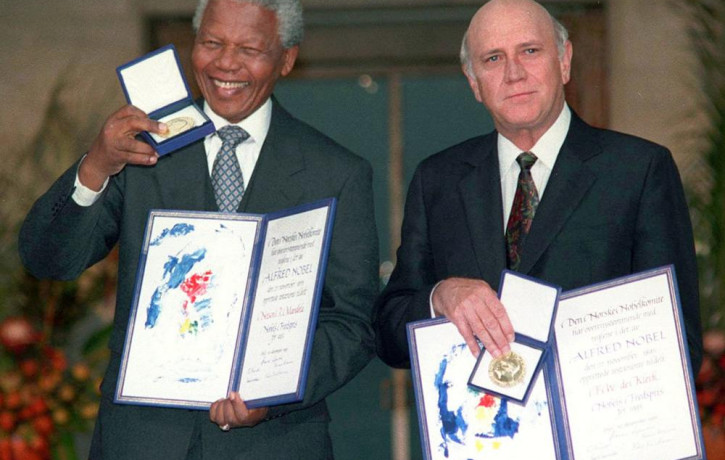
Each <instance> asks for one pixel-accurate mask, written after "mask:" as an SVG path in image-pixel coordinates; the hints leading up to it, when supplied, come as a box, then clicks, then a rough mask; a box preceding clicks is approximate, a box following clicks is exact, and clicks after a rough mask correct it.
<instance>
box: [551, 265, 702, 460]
mask: <svg viewBox="0 0 725 460" xmlns="http://www.w3.org/2000/svg"><path fill="white" fill-rule="evenodd" d="M674 302H675V300H674V298H673V297H672V296H671V292H670V289H669V284H668V283H667V278H666V276H665V275H661V276H655V277H652V278H646V279H643V280H638V281H636V282H634V283H631V284H623V285H618V286H615V287H614V288H608V289H603V290H600V291H594V292H590V293H586V294H584V295H581V296H577V297H572V298H569V299H565V300H562V301H561V302H560V303H559V311H558V314H557V318H556V323H555V324H556V340H557V350H558V354H559V361H560V366H561V373H562V379H563V381H564V382H565V384H564V399H565V403H566V407H567V411H568V419H569V428H570V430H571V437H572V448H573V451H574V456H575V458H576V459H577V460H581V459H591V460H597V459H604V458H607V459H625V458H661V459H666V458H672V459H679V458H686V457H687V456H688V455H687V453H688V452H692V449H693V448H694V444H693V443H690V442H688V441H687V440H686V439H683V437H682V436H678V434H679V433H683V430H687V431H692V428H691V425H690V422H689V420H688V419H687V417H673V416H672V414H687V413H688V410H689V409H688V403H687V399H686V398H685V397H683V395H685V394H686V390H685V380H684V375H683V370H682V369H683V365H684V363H682V362H681V354H680V350H679V343H678V337H677V327H676V323H675V315H676V312H675V311H674V310H673V308H674V307H673V305H674ZM685 432H686V431H685Z"/></svg>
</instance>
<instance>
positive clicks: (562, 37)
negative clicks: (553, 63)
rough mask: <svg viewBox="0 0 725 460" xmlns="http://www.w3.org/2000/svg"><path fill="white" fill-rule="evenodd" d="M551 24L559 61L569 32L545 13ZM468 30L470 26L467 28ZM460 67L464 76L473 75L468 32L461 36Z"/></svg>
mask: <svg viewBox="0 0 725 460" xmlns="http://www.w3.org/2000/svg"><path fill="white" fill-rule="evenodd" d="M547 14H548V15H549V18H551V22H552V23H553V24H554V39H555V40H556V49H557V51H558V52H559V59H561V58H562V57H563V56H564V53H565V52H566V42H567V41H568V40H569V31H568V30H566V27H564V24H562V23H561V22H559V21H558V20H557V19H556V18H555V17H554V16H552V15H551V13H549V12H548V11H547ZM469 29H470V26H469ZM461 65H462V66H463V69H464V71H465V72H466V75H469V76H470V75H473V63H472V62H471V55H470V54H469V50H468V30H466V33H465V34H463V42H462V43H461Z"/></svg>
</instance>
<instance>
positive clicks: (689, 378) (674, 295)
mask: <svg viewBox="0 0 725 460" xmlns="http://www.w3.org/2000/svg"><path fill="white" fill-rule="evenodd" d="M662 275H665V276H666V279H667V284H668V289H669V293H670V300H671V306H672V310H673V319H674V322H675V329H676V332H677V342H678V347H679V349H680V362H681V363H682V364H683V367H682V368H683V370H684V369H687V373H686V374H685V373H683V374H685V375H683V378H684V383H685V388H686V390H687V399H688V406H689V408H690V414H689V416H690V425H691V428H692V435H693V438H694V440H695V448H696V450H697V453H696V454H695V456H694V457H685V458H682V459H675V458H673V459H667V460H703V459H705V453H704V452H705V450H704V442H703V438H702V425H701V422H700V417H699V410H698V406H697V400H696V398H695V397H694V395H695V382H694V378H693V375H692V364H691V363H690V353H689V347H688V345H687V339H686V338H685V337H684V335H685V332H684V331H685V328H684V321H683V318H682V307H681V305H680V295H679V289H678V287H677V283H676V278H675V267H674V265H665V266H662V267H658V268H654V269H650V270H646V271H643V272H639V273H635V274H633V275H628V276H623V277H620V278H615V279H612V280H609V281H605V282H602V283H597V284H593V285H590V286H586V287H582V288H579V289H573V290H570V291H567V292H564V293H563V294H562V295H561V297H560V300H566V299H570V298H573V297H579V296H581V295H585V294H589V293H591V292H595V291H600V290H603V289H608V288H611V287H614V286H619V285H622V284H627V283H631V282H635V281H640V280H643V279H647V278H654V277H657V276H662ZM553 340H554V342H553V343H554V344H555V343H556V342H555V340H556V339H555V338H554V339H553ZM554 348H555V347H554ZM551 356H552V359H551V365H550V372H551V374H553V376H554V378H553V379H552V386H556V388H553V389H552V392H553V393H555V395H556V396H557V399H558V401H559V404H558V405H557V406H558V408H557V410H558V411H559V413H558V414H557V419H559V420H561V426H560V427H559V426H558V424H557V428H558V431H559V435H560V436H561V437H562V438H563V439H562V440H561V444H563V445H564V446H565V448H566V458H569V459H574V458H575V457H574V447H573V444H572V442H571V429H570V426H569V417H568V412H567V407H566V396H565V391H564V387H563V383H562V376H561V366H560V363H559V355H558V353H552V354H551Z"/></svg>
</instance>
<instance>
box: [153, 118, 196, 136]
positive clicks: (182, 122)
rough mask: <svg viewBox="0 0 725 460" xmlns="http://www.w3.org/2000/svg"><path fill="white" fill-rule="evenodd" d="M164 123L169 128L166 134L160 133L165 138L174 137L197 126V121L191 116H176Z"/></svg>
mask: <svg viewBox="0 0 725 460" xmlns="http://www.w3.org/2000/svg"><path fill="white" fill-rule="evenodd" d="M164 123H166V127H167V128H168V129H169V130H168V131H167V132H166V134H159V136H161V137H163V138H169V137H174V136H176V135H179V134H181V133H183V132H184V131H188V130H190V129H191V128H193V127H194V126H196V122H195V121H194V119H193V118H191V117H176V118H172V119H171V120H168V121H165V122H164Z"/></svg>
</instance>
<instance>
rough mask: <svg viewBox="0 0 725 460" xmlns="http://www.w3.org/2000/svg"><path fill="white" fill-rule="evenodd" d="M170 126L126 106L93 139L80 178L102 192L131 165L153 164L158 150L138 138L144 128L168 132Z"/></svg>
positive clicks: (114, 114) (79, 172)
mask: <svg viewBox="0 0 725 460" xmlns="http://www.w3.org/2000/svg"><path fill="white" fill-rule="evenodd" d="M167 129H168V128H167V127H166V125H165V124H163V123H159V122H157V121H154V120H151V119H150V118H149V117H148V116H147V115H146V114H145V113H144V112H143V111H141V110H140V109H138V108H136V107H134V106H132V105H126V106H124V107H122V108H121V109H119V110H117V111H116V112H115V113H113V114H112V115H111V116H110V117H108V119H107V120H106V122H105V123H104V124H103V128H101V132H100V133H99V134H98V136H97V137H96V139H95V140H94V141H93V144H92V145H91V148H90V150H89V151H88V155H87V156H86V158H85V159H84V160H83V162H82V163H81V167H80V170H79V171H78V178H79V180H80V181H81V184H83V185H84V186H86V187H88V188H89V189H91V190H95V191H99V190H101V188H102V187H103V183H104V182H105V181H106V179H107V178H109V177H110V176H113V175H114V174H118V173H119V172H121V170H122V169H123V168H124V167H125V166H126V165H127V164H135V165H153V164H156V161H157V160H158V157H159V155H158V153H156V151H155V150H154V149H153V147H151V146H150V145H149V144H147V143H146V142H143V141H140V140H137V139H136V135H137V134H138V133H140V132H142V131H149V132H152V133H156V134H164V133H166V131H167Z"/></svg>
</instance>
